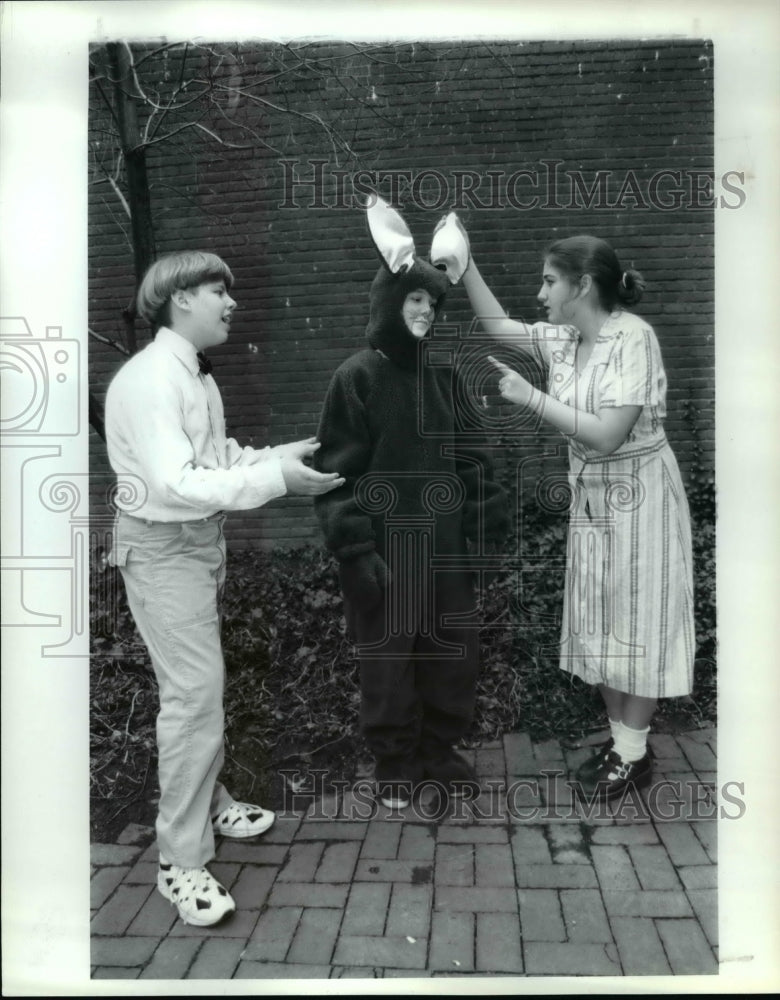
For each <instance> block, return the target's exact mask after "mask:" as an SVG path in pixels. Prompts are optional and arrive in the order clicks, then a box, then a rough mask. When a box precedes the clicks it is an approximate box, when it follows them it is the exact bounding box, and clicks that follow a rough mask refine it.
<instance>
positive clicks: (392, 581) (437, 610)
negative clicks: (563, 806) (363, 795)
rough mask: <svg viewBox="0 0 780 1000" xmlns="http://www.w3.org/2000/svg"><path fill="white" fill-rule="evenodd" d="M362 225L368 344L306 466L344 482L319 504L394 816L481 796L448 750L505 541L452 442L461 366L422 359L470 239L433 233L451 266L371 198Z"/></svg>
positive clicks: (472, 460)
mask: <svg viewBox="0 0 780 1000" xmlns="http://www.w3.org/2000/svg"><path fill="white" fill-rule="evenodd" d="M367 219H368V224H369V230H370V233H371V236H372V239H373V241H374V244H375V246H376V248H377V250H378V251H379V253H380V256H381V258H382V261H383V263H382V264H381V266H380V268H379V270H378V272H377V274H376V276H375V278H374V280H373V282H372V284H371V289H370V292H369V307H370V309H369V320H368V327H367V331H366V336H367V340H368V344H367V345H366V347H365V348H364V349H362V350H360V351H359V352H357V353H356V354H354V355H352V356H351V357H350V358H348V359H347V360H346V361H345V362H344V363H343V364H342V365H341V366H340V367H339V368H338V369H337V370H336V372H335V373H334V375H333V378H332V380H331V383H330V386H329V388H328V391H327V395H326V398H325V402H324V406H323V410H322V416H321V419H320V424H319V429H318V432H317V434H318V440H319V441H320V442H321V448H320V450H319V452H318V453H317V455H316V457H315V468H317V469H318V470H319V471H321V472H327V471H328V470H339V472H340V473H341V475H343V476H344V478H345V480H346V482H345V483H344V485H343V486H342V487H340V488H338V489H336V490H333V491H332V492H331V493H330V494H328V495H327V496H321V497H318V498H317V500H316V501H315V509H316V512H317V515H318V519H319V522H320V525H321V529H322V532H323V535H324V538H325V542H326V545H327V547H328V548H329V550H330V551H331V552H332V553H333V554H334V555H335V556H336V558H337V560H338V564H339V580H340V585H341V590H342V594H343V598H344V607H345V615H346V619H347V624H348V627H349V631H350V634H351V636H352V637H353V638H354V639H355V640H356V643H357V650H358V656H359V661H360V683H361V708H360V721H361V728H362V732H363V734H364V737H365V739H366V742H367V744H368V747H369V749H370V750H371V752H372V754H373V755H374V758H375V764H376V769H375V777H376V782H377V793H378V797H379V799H380V801H381V802H382V804H383V805H385V806H387V807H389V808H403V807H405V806H406V805H408V804H409V801H410V798H411V796H412V794H413V793H414V789H415V787H416V786H418V785H419V784H420V783H421V782H423V781H431V782H437V783H440V784H441V786H442V787H443V788H444V789H446V791H447V793H449V794H453V795H463V794H466V792H467V791H468V789H470V788H474V787H475V786H476V785H477V780H476V775H475V773H474V771H473V769H472V768H471V767H470V765H469V764H468V762H467V761H466V760H465V759H464V758H463V757H462V756H461V755H459V754H457V753H456V752H455V750H454V749H453V747H454V744H456V743H457V742H458V741H459V740H460V739H461V738H462V737H463V736H464V734H465V733H466V731H467V729H468V727H469V724H470V722H471V719H472V716H473V712H474V702H475V694H476V685H477V675H478V667H479V657H478V653H479V650H478V623H477V622H476V621H475V608H476V599H475V572H474V568H475V565H477V564H479V561H480V560H481V565H482V566H483V567H484V566H486V564H487V563H489V562H490V560H489V552H490V551H491V549H494V548H495V545H496V543H498V542H500V541H501V540H503V539H504V538H505V536H506V533H507V530H508V511H507V500H506V496H505V493H504V491H503V490H502V489H501V487H500V486H499V485H498V484H497V483H496V482H495V480H494V478H493V471H492V465H491V462H490V460H489V458H488V455H487V453H486V451H485V450H484V443H483V442H482V443H480V442H479V440H478V438H477V439H476V440H475V439H474V435H465V434H461V433H460V429H461V423H460V422H459V412H458V402H457V401H458V399H459V398H462V397H460V396H459V388H458V379H459V377H460V376H459V373H458V371H457V368H456V367H454V366H453V365H451V364H450V365H447V364H433V363H428V362H427V361H426V360H425V352H424V350H423V346H424V344H423V342H424V341H425V340H426V339H427V338H428V337H429V334H430V331H431V327H432V324H433V322H434V320H435V318H436V317H437V316H438V315H439V314H440V312H441V309H442V306H443V304H444V299H445V295H446V293H447V290H448V287H449V285H450V284H451V283H452V284H455V282H457V281H458V279H459V278H460V276H461V274H462V272H463V270H465V267H466V266H467V264H468V248H467V244H466V242H465V240H464V239H463V237H462V234H461V233H460V231H459V229H458V228H457V227H456V226H455V225H454V224H453V221H452V220H450V219H447V220H443V222H442V223H440V226H439V227H438V229H437V230H436V231H435V233H434V237H433V243H432V246H431V254H430V256H431V258H434V254H436V256H439V257H447V259H448V260H451V261H453V263H451V264H449V265H448V266H447V270H446V271H445V270H444V269H440V268H437V267H434V266H433V265H432V264H431V263H429V262H428V261H426V260H424V259H422V258H421V257H419V256H417V255H416V253H415V249H414V242H413V239H412V236H411V233H410V232H409V230H408V228H407V226H406V224H405V222H404V220H403V219H402V217H401V216H400V215H399V214H398V213H397V212H396V211H395V210H393V209H392V208H390V207H389V206H388V205H387V204H386V203H385V202H384V201H382V200H381V199H380V198H376V199H375V200H372V202H371V203H370V204H369V206H368V208H367ZM428 346H430V345H428ZM429 361H430V359H429ZM423 411H424V418H423ZM486 554H487V555H486ZM494 563H495V560H494Z"/></svg>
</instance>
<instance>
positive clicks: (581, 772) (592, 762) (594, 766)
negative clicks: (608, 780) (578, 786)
mask: <svg viewBox="0 0 780 1000" xmlns="http://www.w3.org/2000/svg"><path fill="white" fill-rule="evenodd" d="M614 745H615V741H614V740H613V739H612V737H611V736H610V738H609V739H608V740H607V741H606V742H605V743H602V744H601V746H600V747H598V749H597V750H596V752H595V753H594V754H593V755H592V756H591V757H588V759H587V760H585V761H583V762H582V764H580V766H579V767H578V768H577V770H576V771H575V772H574V776H575V778H576V779H577V781H587V782H590V781H592V780H593V776H594V775H595V774H596V772H597V771H598V770H599V768H600V767H601V765H602V764H603V763H604V761H605V760H606V758H607V757H608V755H609V751H610V750H611V749H612V747H613V746H614Z"/></svg>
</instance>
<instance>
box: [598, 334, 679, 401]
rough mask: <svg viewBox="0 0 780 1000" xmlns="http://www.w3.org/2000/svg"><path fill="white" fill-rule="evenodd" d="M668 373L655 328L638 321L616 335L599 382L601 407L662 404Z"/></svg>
mask: <svg viewBox="0 0 780 1000" xmlns="http://www.w3.org/2000/svg"><path fill="white" fill-rule="evenodd" d="M665 391H666V375H665V373H664V366H663V361H662V360H661V350H660V348H659V346H658V340H657V339H656V336H655V333H654V332H653V329H652V327H650V326H648V325H647V324H646V323H642V322H641V321H637V322H636V324H635V325H632V326H627V327H626V328H625V329H624V330H621V331H620V332H619V333H618V334H617V335H616V337H615V343H614V346H613V348H612V350H611V352H610V355H609V359H608V361H607V366H606V369H605V371H604V374H603V376H602V377H601V381H600V385H599V405H600V406H659V405H661V404H663V402H664V396H665Z"/></svg>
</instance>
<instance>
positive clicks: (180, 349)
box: [154, 326, 200, 376]
mask: <svg viewBox="0 0 780 1000" xmlns="http://www.w3.org/2000/svg"><path fill="white" fill-rule="evenodd" d="M154 342H155V344H159V345H160V347H162V348H163V349H164V350H166V351H169V352H170V353H171V354H173V355H174V356H175V357H177V358H178V359H179V361H181V363H182V364H183V365H184V367H185V368H186V369H187V371H188V372H189V373H190V375H194V376H197V375H198V373H199V372H200V366H199V364H198V352H197V351H196V350H195V345H194V344H192V343H190V341H189V340H186V339H185V338H184V337H182V336H181V334H179V333H176V331H175V330H171V329H170V327H167V326H161V327H160V329H159V330H158V331H157V333H156V334H155V337H154Z"/></svg>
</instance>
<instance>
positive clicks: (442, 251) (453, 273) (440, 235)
mask: <svg viewBox="0 0 780 1000" xmlns="http://www.w3.org/2000/svg"><path fill="white" fill-rule="evenodd" d="M429 256H430V259H431V263H432V264H439V263H441V264H444V265H445V270H446V272H447V277H448V278H449V279H450V283H451V284H453V285H454V284H456V283H457V282H458V281H460V279H461V278H462V277H463V274H464V272H465V270H466V268H467V267H468V266H469V256H470V250H469V241H468V237H467V236H466V233H465V231H464V229H463V227H462V225H461V224H460V221H459V220H458V217H457V215H456V214H455V213H454V212H450V214H449V215H447V216H445V217H444V218H443V219H441V221H440V222H439V224H438V226H437V227H436V229H434V231H433V240H432V241H431V252H430V254H429Z"/></svg>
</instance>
